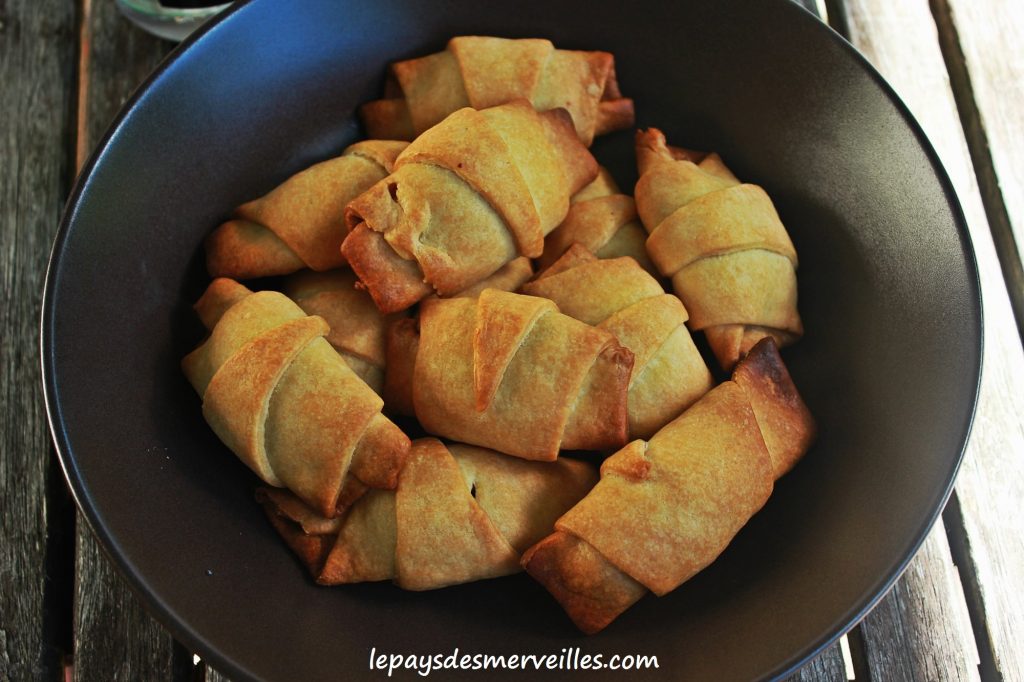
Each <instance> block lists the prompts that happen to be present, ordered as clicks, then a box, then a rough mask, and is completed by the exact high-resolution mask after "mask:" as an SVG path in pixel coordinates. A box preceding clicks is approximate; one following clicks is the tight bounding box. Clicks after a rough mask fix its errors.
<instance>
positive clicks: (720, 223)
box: [636, 128, 803, 369]
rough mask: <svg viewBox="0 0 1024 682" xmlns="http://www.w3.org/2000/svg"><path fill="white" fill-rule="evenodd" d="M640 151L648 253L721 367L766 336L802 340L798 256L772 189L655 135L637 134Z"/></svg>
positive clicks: (713, 157) (640, 205) (639, 194)
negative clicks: (742, 179)
mask: <svg viewBox="0 0 1024 682" xmlns="http://www.w3.org/2000/svg"><path fill="white" fill-rule="evenodd" d="M636 148H637V161H638V165H639V168H640V173H641V174H640V180H639V181H638V182H637V185H636V207H637V212H638V214H639V215H640V219H641V221H642V222H643V224H644V227H645V228H646V229H647V231H648V233H649V237H648V239H647V251H648V253H649V254H650V256H651V259H652V260H653V261H654V263H655V265H657V267H658V270H659V271H660V272H661V274H662V275H664V276H666V277H670V278H671V279H672V286H673V288H674V289H675V292H676V294H678V296H679V298H680V299H682V301H683V303H684V304H685V305H686V309H687V310H688V311H689V312H690V326H691V328H692V329H695V330H700V331H703V332H704V333H705V335H706V337H707V339H708V343H709V345H710V346H711V348H712V350H713V351H714V353H715V356H716V357H717V358H718V361H719V363H720V364H721V365H722V367H723V368H725V369H731V368H732V367H733V366H734V365H735V364H736V361H737V360H739V358H741V357H742V356H743V355H745V354H746V353H747V351H749V350H750V348H751V347H753V345H754V344H755V343H757V342H758V341H759V340H761V339H762V338H765V337H767V336H771V337H772V338H773V339H774V340H775V342H776V344H777V345H779V346H784V345H787V344H790V343H792V342H794V341H795V340H796V339H798V338H799V337H800V336H801V335H802V334H803V325H802V323H801V321H800V315H799V313H798V312H797V307H796V303H797V285H796V267H797V256H796V251H795V249H794V248H793V243H792V241H790V238H789V234H788V233H787V232H786V228H785V227H784V226H783V225H782V222H781V220H780V219H779V216H778V213H777V212H776V210H775V207H774V205H773V204H772V201H771V199H770V198H769V197H768V195H767V194H766V193H765V191H764V190H763V189H762V188H761V187H759V186H757V185H752V184H746V183H740V182H739V180H737V179H736V177H735V176H734V175H733V174H732V172H730V171H729V169H728V168H727V167H726V166H725V164H724V163H723V162H722V160H721V158H720V157H719V156H718V155H717V154H703V153H699V152H693V151H689V150H684V149H679V148H676V147H670V146H669V145H668V144H666V142H665V136H664V135H663V134H662V133H661V131H659V130H657V129H654V128H652V129H650V130H647V131H639V132H638V133H637V138H636Z"/></svg>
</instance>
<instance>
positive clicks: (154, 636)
mask: <svg viewBox="0 0 1024 682" xmlns="http://www.w3.org/2000/svg"><path fill="white" fill-rule="evenodd" d="M83 7H84V11H83V21H82V34H81V62H80V81H79V83H80V85H79V109H78V163H79V166H80V165H81V164H82V163H84V161H85V159H86V157H87V155H88V154H89V153H91V151H92V149H93V148H94V146H95V145H96V143H97V142H98V141H99V140H100V138H101V137H102V135H103V133H104V131H105V130H106V129H107V127H108V125H109V124H110V122H111V120H112V119H113V118H114V116H115V115H116V113H117V111H118V110H119V109H120V108H121V105H122V104H123V103H124V102H125V100H126V99H127V98H128V96H129V95H130V94H131V92H132V91H133V90H134V89H135V87H136V86H137V85H138V84H139V83H141V82H142V81H143V79H144V78H145V77H146V75H147V74H149V73H150V71H152V70H153V68H154V67H155V66H156V65H157V64H158V63H159V61H160V60H161V59H162V58H163V56H164V55H165V54H166V53H167V52H168V51H169V49H170V48H171V44H170V43H167V42H164V41H161V40H159V39H157V38H154V37H152V36H150V35H148V34H146V33H144V32H143V31H141V30H139V29H137V28H136V27H135V26H133V25H131V24H130V23H129V22H128V21H127V20H126V19H124V17H122V16H121V15H120V13H119V12H118V11H117V9H116V7H115V6H114V3H112V2H89V1H86V2H85V3H84V6H83ZM76 547H77V552H76V562H75V563H76V576H77V580H76V585H75V607H76V608H75V623H74V641H75V654H74V678H75V679H76V680H99V679H104V680H143V679H144V680H184V679H188V678H189V676H190V675H191V660H190V659H189V658H188V656H187V654H185V655H183V652H182V651H181V650H180V648H178V647H176V645H175V643H174V640H173V639H172V638H171V636H170V634H168V633H167V631H166V630H165V629H164V628H163V627H162V626H161V625H159V624H158V623H157V622H156V621H155V620H153V618H152V617H151V616H150V615H149V614H147V613H146V612H145V610H144V609H143V608H142V607H141V605H140V604H139V602H138V599H137V598H136V597H135V595H134V594H133V593H132V592H131V591H130V590H129V589H128V587H127V585H126V584H125V582H124V580H123V579H122V578H121V577H120V576H119V575H118V574H117V572H116V571H115V569H114V568H113V566H112V565H111V564H110V562H109V561H108V560H107V558H106V557H105V556H103V554H102V552H101V551H100V549H99V546H98V545H97V543H96V540H95V539H94V537H93V535H92V532H91V531H90V530H89V528H88V526H87V525H86V523H85V521H84V519H81V518H80V519H79V523H78V529H77V541H76Z"/></svg>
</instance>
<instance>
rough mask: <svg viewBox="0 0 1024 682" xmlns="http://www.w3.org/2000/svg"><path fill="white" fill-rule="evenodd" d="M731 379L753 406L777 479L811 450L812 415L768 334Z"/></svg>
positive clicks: (814, 427) (813, 432)
mask: <svg viewBox="0 0 1024 682" xmlns="http://www.w3.org/2000/svg"><path fill="white" fill-rule="evenodd" d="M732 380H733V381H734V382H736V384H737V385H738V386H739V387H740V388H741V389H743V392H744V394H746V396H747V399H748V400H749V401H750V405H751V407H753V409H754V415H755V416H756V417H757V423H758V426H759V427H760V428H761V434H762V435H763V436H764V441H765V444H766V445H767V446H768V453H769V454H770V455H771V458H772V470H773V472H774V477H775V478H776V479H778V478H779V477H780V476H782V475H783V474H785V473H786V472H787V471H789V470H790V469H792V468H793V465H794V464H796V463H797V461H798V460H799V459H800V458H801V457H802V456H803V454H804V453H805V452H807V450H808V449H810V447H811V443H813V442H814V437H815V432H816V426H815V423H814V417H813V416H811V411H810V410H809V409H808V408H807V405H806V404H805V403H804V401H803V398H801V397H800V393H799V391H797V389H796V386H795V385H794V384H793V379H792V378H791V377H790V376H789V370H787V369H786V365H785V364H783V362H782V358H781V357H780V356H779V350H778V348H777V347H776V344H775V342H774V340H773V339H772V338H771V337H767V338H763V339H761V340H760V341H758V342H757V344H756V345H754V347H753V348H752V349H751V350H750V352H749V353H748V354H747V355H746V357H744V358H743V360H741V361H740V362H739V364H737V365H736V370H735V371H734V372H733V374H732Z"/></svg>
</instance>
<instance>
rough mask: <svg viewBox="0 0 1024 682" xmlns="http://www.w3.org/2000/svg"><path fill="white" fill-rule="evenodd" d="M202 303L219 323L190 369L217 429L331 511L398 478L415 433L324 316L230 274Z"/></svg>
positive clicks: (255, 462)
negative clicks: (393, 412)
mask: <svg viewBox="0 0 1024 682" xmlns="http://www.w3.org/2000/svg"><path fill="white" fill-rule="evenodd" d="M196 310H197V313H198V314H199V317H200V319H202V320H203V322H204V324H206V325H207V326H208V328H210V330H211V331H210V335H209V337H208V338H207V339H206V340H205V341H204V342H203V343H202V344H201V345H200V346H199V347H198V348H196V349H195V350H194V351H192V352H191V353H189V354H188V355H187V356H185V358H184V359H183V360H182V369H183V370H184V372H185V375H186V377H187V378H188V380H189V382H190V383H191V384H192V386H193V387H194V388H195V389H196V392H197V393H198V394H199V395H200V396H201V397H202V400H203V416H204V417H205V418H206V421H207V422H208V423H209V424H210V426H211V428H212V429H213V431H214V432H215V433H216V434H217V436H218V437H219V438H220V439H221V441H222V442H224V444H225V445H226V446H227V447H228V448H229V449H230V450H231V451H232V452H234V453H235V455H237V456H238V458H239V459H240V460H242V462H243V463H245V464H246V465H247V466H248V467H249V468H250V469H252V471H253V472H254V473H256V475H257V476H259V477H260V478H261V479H262V480H263V481H264V482H266V483H268V484H269V485H272V486H277V487H285V488H288V489H289V490H291V491H292V492H294V493H295V495H296V496H298V497H299V498H300V499H301V500H303V502H305V503H306V504H307V505H309V506H310V507H312V508H313V509H315V510H316V511H317V513H319V514H320V515H322V516H325V517H333V516H336V515H337V514H339V513H340V512H342V511H344V509H345V508H346V507H348V506H349V505H350V504H351V503H352V502H354V501H355V500H356V499H358V498H359V497H360V496H361V495H362V494H363V493H364V492H366V490H367V489H369V488H394V487H395V485H397V482H398V471H399V469H400V468H401V466H402V463H403V461H404V460H405V457H406V454H407V453H408V450H409V439H408V438H407V437H406V436H405V434H404V433H402V431H401V430H400V429H399V428H398V427H397V426H395V425H394V424H393V423H391V421H389V420H388V419H387V418H386V417H384V416H383V415H382V414H381V408H382V407H383V405H384V403H383V401H382V400H381V399H380V397H378V396H377V394H376V393H374V392H373V390H372V389H370V387H369V386H367V385H366V383H364V382H363V381H362V380H361V379H360V378H359V377H358V376H357V375H356V374H355V372H353V371H352V369H350V368H349V366H348V365H347V364H346V363H345V361H344V360H343V359H342V358H341V356H340V355H339V354H338V353H337V352H336V351H335V349H334V348H333V347H332V346H331V345H330V344H329V343H328V342H327V340H326V339H325V338H324V337H325V336H326V334H327V333H328V332H329V328H328V326H327V324H326V322H324V320H323V318H321V317H316V316H307V315H306V314H305V313H304V312H303V311H302V309H301V308H299V306H298V305H296V304H295V303H294V302H293V301H291V300H290V299H288V298H287V297H286V296H284V295H283V294H281V293H278V292H274V291H260V292H256V293H253V292H251V291H249V290H248V289H247V288H245V287H244V286H242V285H241V284H238V283H237V282H234V281H233V280H228V279H216V280H214V281H213V282H212V283H211V284H210V286H209V287H208V288H207V291H206V293H204V294H203V296H202V298H200V300H199V301H198V302H197V303H196Z"/></svg>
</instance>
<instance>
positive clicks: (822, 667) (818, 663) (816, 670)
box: [786, 644, 846, 682]
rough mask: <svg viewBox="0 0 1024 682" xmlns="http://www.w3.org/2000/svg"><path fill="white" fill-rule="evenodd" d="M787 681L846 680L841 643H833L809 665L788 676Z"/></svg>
mask: <svg viewBox="0 0 1024 682" xmlns="http://www.w3.org/2000/svg"><path fill="white" fill-rule="evenodd" d="M786 682H846V664H845V662H844V661H843V652H842V650H841V649H840V648H839V644H833V645H832V646H830V647H829V648H828V649H825V650H824V651H823V652H821V653H820V654H818V656H817V657H816V658H814V659H813V660H812V661H810V662H809V663H808V664H807V665H805V666H804V667H802V668H800V670H798V671H797V672H796V673H794V674H793V675H790V676H789V677H787V678H786Z"/></svg>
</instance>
